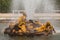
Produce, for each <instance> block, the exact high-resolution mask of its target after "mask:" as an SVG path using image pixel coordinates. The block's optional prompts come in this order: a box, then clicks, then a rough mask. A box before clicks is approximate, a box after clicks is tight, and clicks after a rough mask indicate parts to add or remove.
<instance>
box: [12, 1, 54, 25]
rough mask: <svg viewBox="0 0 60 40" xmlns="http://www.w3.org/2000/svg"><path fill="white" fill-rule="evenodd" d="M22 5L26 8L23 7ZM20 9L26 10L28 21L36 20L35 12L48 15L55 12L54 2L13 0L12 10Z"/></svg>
mask: <svg viewBox="0 0 60 40" xmlns="http://www.w3.org/2000/svg"><path fill="white" fill-rule="evenodd" d="M20 4H21V6H20ZM22 4H23V5H24V6H22ZM23 7H24V8H23ZM19 8H23V9H25V10H24V11H25V12H26V14H27V19H28V20H29V19H33V18H34V14H35V11H39V12H48V13H50V12H53V10H54V0H12V6H11V10H12V9H13V10H19ZM37 9H38V10H37ZM53 24H54V23H53Z"/></svg>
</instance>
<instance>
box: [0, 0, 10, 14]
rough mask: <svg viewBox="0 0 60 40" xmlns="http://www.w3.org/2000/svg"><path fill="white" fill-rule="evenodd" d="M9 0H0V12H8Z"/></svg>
mask: <svg viewBox="0 0 60 40" xmlns="http://www.w3.org/2000/svg"><path fill="white" fill-rule="evenodd" d="M10 3H11V0H0V12H1V13H6V12H9V11H10V10H9V7H10Z"/></svg>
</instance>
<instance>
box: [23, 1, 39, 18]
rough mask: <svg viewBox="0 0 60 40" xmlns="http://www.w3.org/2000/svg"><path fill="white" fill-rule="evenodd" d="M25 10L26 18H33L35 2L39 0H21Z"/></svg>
mask: <svg viewBox="0 0 60 40" xmlns="http://www.w3.org/2000/svg"><path fill="white" fill-rule="evenodd" d="M23 3H24V7H25V11H26V14H27V19H33V16H34V13H35V9H36V6H37V4H38V3H39V0H38V1H37V0H25V1H24V0H23Z"/></svg>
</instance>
